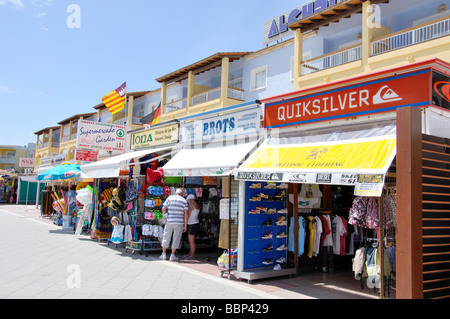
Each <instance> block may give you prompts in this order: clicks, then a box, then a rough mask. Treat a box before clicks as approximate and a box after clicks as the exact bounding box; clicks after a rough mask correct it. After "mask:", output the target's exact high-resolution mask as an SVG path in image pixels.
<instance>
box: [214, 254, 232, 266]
mask: <svg viewBox="0 0 450 319" xmlns="http://www.w3.org/2000/svg"><path fill="white" fill-rule="evenodd" d="M217 266H219V268H220V269H228V268H229V266H230V255H229V253H228V250H225V251H224V252H223V254H222V255H220V257H219V258H218V259H217Z"/></svg>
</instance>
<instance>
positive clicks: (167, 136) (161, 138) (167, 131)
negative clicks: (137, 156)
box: [130, 124, 178, 150]
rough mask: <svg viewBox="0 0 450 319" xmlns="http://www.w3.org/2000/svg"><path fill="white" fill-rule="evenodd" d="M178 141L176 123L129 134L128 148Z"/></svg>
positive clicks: (133, 148)
mask: <svg viewBox="0 0 450 319" xmlns="http://www.w3.org/2000/svg"><path fill="white" fill-rule="evenodd" d="M177 142H178V124H173V125H168V126H164V127H158V128H154V129H148V130H145V131H142V132H138V133H134V134H132V135H131V140H130V149H132V150H135V149H141V148H145V147H152V146H158V145H165V144H172V143H177Z"/></svg>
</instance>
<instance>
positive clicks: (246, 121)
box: [181, 108, 260, 143]
mask: <svg viewBox="0 0 450 319" xmlns="http://www.w3.org/2000/svg"><path fill="white" fill-rule="evenodd" d="M259 128H260V109H259V108H254V109H251V110H246V111H241V112H235V113H231V114H226V115H221V116H215V117H210V118H205V119H199V120H195V121H193V122H187V123H183V124H182V125H181V138H182V142H183V143H192V142H211V141H214V140H224V139H228V138H231V137H235V136H242V137H244V136H251V135H255V134H257V133H258V132H259Z"/></svg>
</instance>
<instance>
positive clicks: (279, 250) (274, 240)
mask: <svg viewBox="0 0 450 319" xmlns="http://www.w3.org/2000/svg"><path fill="white" fill-rule="evenodd" d="M280 186H281V184H279V183H278V184H277V183H251V182H247V183H246V194H247V196H246V201H245V214H246V215H245V240H244V265H243V269H244V270H245V271H246V270H254V269H260V268H261V269H263V268H267V267H271V268H273V267H274V266H275V265H277V264H280V265H281V266H283V265H285V264H286V261H287V252H286V247H287V229H288V228H287V214H286V191H287V189H286V188H284V186H281V187H280ZM258 273H259V272H258Z"/></svg>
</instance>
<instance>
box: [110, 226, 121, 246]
mask: <svg viewBox="0 0 450 319" xmlns="http://www.w3.org/2000/svg"><path fill="white" fill-rule="evenodd" d="M123 231H124V226H123V225H115V226H114V228H113V232H112V235H111V242H112V243H114V244H121V243H123V240H124V238H123Z"/></svg>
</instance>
